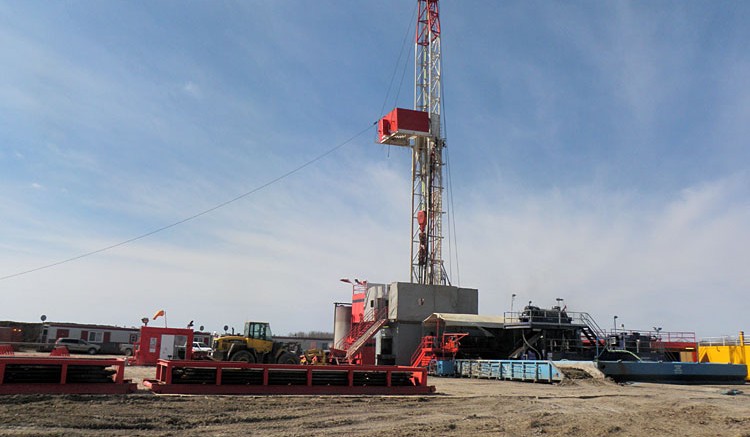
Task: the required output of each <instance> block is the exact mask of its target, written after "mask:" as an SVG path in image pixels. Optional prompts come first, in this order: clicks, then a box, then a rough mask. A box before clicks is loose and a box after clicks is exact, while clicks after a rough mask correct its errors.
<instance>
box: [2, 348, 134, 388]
mask: <svg viewBox="0 0 750 437" xmlns="http://www.w3.org/2000/svg"><path fill="white" fill-rule="evenodd" d="M8 366H34V368H36V369H42V370H45V371H53V372H57V369H59V370H60V378H59V380H57V381H56V382H33V381H28V382H8V381H7V379H8V378H6V376H7V375H6V373H10V372H6V371H7V370H8ZM72 366H102V367H114V368H115V374H114V375H112V376H113V378H111V380H110V381H109V382H69V381H68V379H69V378H68V374H69V370H71V367H72ZM136 389H137V384H135V383H132V382H131V381H130V380H129V379H125V360H123V359H121V358H115V359H96V358H89V359H78V358H65V357H34V358H32V357H17V356H7V357H6V356H0V394H126V393H133V392H135V391H136Z"/></svg>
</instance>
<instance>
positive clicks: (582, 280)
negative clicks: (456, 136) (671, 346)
mask: <svg viewBox="0 0 750 437" xmlns="http://www.w3.org/2000/svg"><path fill="white" fill-rule="evenodd" d="M747 182H748V180H747V177H746V175H736V176H733V177H729V178H726V179H721V180H717V181H714V182H713V183H709V184H703V185H700V186H695V187H689V188H687V189H685V190H684V191H682V192H681V193H678V194H677V195H676V196H675V197H673V198H672V199H670V200H669V201H668V202H666V203H664V204H660V205H644V204H642V203H640V201H639V198H638V197H630V198H627V197H626V200H625V201H623V199H622V198H621V199H616V198H612V196H611V194H610V193H608V192H599V193H595V194H596V197H595V198H590V197H589V196H590V193H589V194H586V197H589V198H587V199H585V200H583V201H582V199H581V193H580V192H576V191H575V190H564V191H562V192H558V193H550V194H548V195H532V196H530V197H528V198H526V199H525V200H521V201H517V200H513V201H509V202H506V203H504V204H502V205H496V206H493V207H481V208H476V207H475V208H472V210H471V212H470V213H468V216H469V218H468V219H465V221H462V222H461V223H462V225H463V226H462V227H460V228H459V230H461V229H463V231H460V232H459V235H462V236H463V238H462V241H463V242H464V246H466V243H468V244H469V246H470V250H467V248H466V247H464V248H463V250H462V253H463V260H464V263H463V269H462V279H463V282H464V284H465V285H472V286H478V287H479V288H480V290H481V291H480V295H481V301H482V310H483V311H485V312H495V313H499V312H501V311H504V310H508V307H509V302H510V295H511V294H512V293H516V294H518V296H519V299H521V301H525V300H526V299H528V300H533V301H535V302H537V303H538V304H540V305H551V304H553V303H554V299H555V298H556V297H562V298H565V299H566V300H567V302H568V306H569V308H570V309H571V310H574V311H575V310H578V311H588V312H590V313H592V314H593V315H594V316H596V317H598V318H599V319H600V321H601V320H604V321H606V320H607V318H611V317H612V315H619V316H620V321H622V322H623V323H626V325H628V326H630V327H631V328H636V329H638V328H640V329H647V328H650V327H651V326H653V324H654V323H659V324H661V325H664V327H665V329H672V330H691V329H699V330H700V331H701V332H702V333H703V334H722V333H729V332H732V331H733V330H736V329H740V328H741V326H739V325H740V324H741V322H740V320H742V317H743V316H742V313H743V312H744V309H743V308H741V307H737V306H732V305H727V302H737V301H739V300H741V299H742V296H743V295H744V293H745V291H746V290H747V287H748V286H750V274H748V272H747V269H746V268H745V267H744V266H743V264H744V262H745V260H747V259H748V258H749V257H750V251H749V249H748V247H750V246H748V243H750V232H749V231H748V229H747V226H746V223H747V220H748V219H750V204H749V203H748V202H749V201H750V199H748V197H747V193H746V191H745V190H744V187H745V185H746V184H747ZM574 205H575V206H574ZM467 231H468V234H467ZM467 278H471V279H467ZM472 280H476V281H477V283H470V282H471V281H472ZM492 310H494V311H492ZM707 313H710V314H716V313H722V314H723V316H722V317H721V318H710V317H706V314H707ZM698 321H699V322H698Z"/></svg>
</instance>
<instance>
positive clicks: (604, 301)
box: [0, 0, 750, 336]
mask: <svg viewBox="0 0 750 437" xmlns="http://www.w3.org/2000/svg"><path fill="white" fill-rule="evenodd" d="M413 12H414V2H410V1H408V2H407V1H384V2H376V3H373V2H334V1H321V2H303V1H286V2H256V1H253V2H238V3H230V2H210V3H208V2H188V3H185V2H157V3H153V4H133V3H126V2H106V3H98V2H55V3H49V2H21V1H6V2H2V3H0V59H1V60H2V64H3V73H2V74H0V174H2V176H3V177H2V178H0V216H1V217H2V220H0V266H1V267H0V276H7V275H12V274H14V273H17V272H21V271H26V270H29V269H33V268H35V267H38V266H42V265H46V264H50V263H53V262H56V261H60V260H63V259H67V258H69V257H72V256H76V255H79V254H81V253H86V252H89V251H93V250H97V249H100V248H102V247H107V246H109V245H112V244H116V243H118V242H121V241H124V240H127V239H130V238H132V237H135V236H138V235H141V234H143V233H145V232H148V231H151V230H153V229H157V228H160V227H162V226H165V225H168V224H170V223H173V222H176V221H178V220H181V219H183V218H186V217H188V216H191V215H193V214H195V213H198V212H200V211H203V210H206V209H208V208H211V207H213V206H215V205H217V204H219V203H221V202H224V201H226V200H229V199H232V198H234V197H235V196H237V195H240V194H242V193H245V192H247V191H250V190H252V189H254V188H256V187H258V186H261V185H263V184H265V183H267V182H268V181H270V180H272V179H274V178H276V177H278V176H280V175H282V174H284V173H286V172H288V171H290V170H292V169H294V168H296V167H297V166H299V165H302V164H304V163H305V162H307V161H309V160H310V159H313V158H315V157H316V156H318V155H320V154H321V153H323V152H325V151H326V150H329V149H331V148H332V147H334V146H335V145H337V144H340V143H342V142H343V141H345V140H346V139H347V138H350V137H351V136H352V135H355V134H356V133H357V132H360V131H362V130H363V129H366V128H367V127H368V126H369V125H370V124H371V123H372V122H373V121H375V120H376V119H377V118H378V115H379V114H380V113H381V111H382V110H383V109H382V108H383V107H384V108H385V111H388V110H389V109H391V108H392V107H393V106H395V105H398V106H402V107H411V105H412V101H411V100H412V95H413V91H412V87H413V79H412V75H413V73H412V71H413V66H412V57H411V52H412V51H413V46H412V40H411V39H412V34H411V33H409V34H408V36H407V38H408V41H407V47H406V50H407V53H409V58H408V60H407V59H406V58H405V57H402V58H401V61H400V63H399V62H398V61H399V53H400V52H401V49H402V45H403V43H404V36H405V34H406V32H407V27H408V26H410V25H413V24H412V16H413ZM441 14H442V26H443V54H444V84H443V86H444V93H445V115H446V124H447V126H446V128H447V137H448V138H447V140H448V150H449V154H450V155H449V159H450V169H451V170H450V171H451V180H452V190H453V206H454V208H453V211H452V213H453V214H454V217H455V225H456V235H455V237H456V238H455V239H456V242H457V244H456V245H455V246H454V247H452V248H451V254H452V255H453V256H455V254H456V253H457V254H458V265H456V263H455V262H452V263H451V264H450V266H449V267H450V269H451V272H452V273H451V277H452V279H453V281H454V282H460V284H461V285H462V286H467V287H476V288H479V290H480V312H481V313H483V314H499V313H501V312H502V311H507V310H508V309H509V306H510V296H511V294H512V293H516V294H517V295H518V296H519V297H518V299H519V300H517V302H526V301H528V300H532V301H534V302H535V303H537V304H540V305H543V306H548V305H551V304H554V303H555V300H554V299H555V298H556V297H562V298H564V299H565V300H566V303H567V305H568V308H569V309H571V310H576V311H588V312H590V313H591V314H592V315H593V316H594V317H595V318H597V319H599V321H600V324H602V325H605V326H607V325H608V324H611V320H612V316H613V315H618V316H619V319H618V320H619V322H620V323H624V324H625V326H626V328H628V329H649V328H651V327H652V326H655V325H659V326H662V327H664V329H665V330H676V331H688V330H694V331H697V332H698V333H699V335H704V336H709V335H723V334H734V333H736V331H737V330H739V329H743V328H747V326H746V325H743V323H742V322H743V321H744V320H746V315H747V312H748V310H750V307H749V306H748V303H747V298H746V293H747V290H748V289H750V270H748V268H747V265H748V260H750V249H748V247H750V230H749V229H748V223H750V202H749V201H750V189H748V187H750V184H749V183H748V182H749V179H750V174H749V173H748V170H749V167H750V153H749V152H748V147H747V146H748V144H747V142H748V140H747V138H749V137H750V123H748V120H749V119H750V88H748V87H747V86H746V84H747V78H748V77H750V51H748V50H747V41H749V40H750V29H749V28H748V26H747V25H746V23H747V22H748V19H749V18H750V6H749V5H747V4H745V3H741V2H718V3H717V2H658V3H653V2H538V3H536V2H490V1H477V2H458V1H448V0H446V1H444V2H442V4H441ZM405 62H408V64H406V68H407V70H406V75H405V79H404V82H403V85H402V86H401V87H400V88H399V87H398V86H396V87H395V88H396V90H398V91H397V92H396V91H394V90H393V89H392V90H391V91H390V92H389V84H390V83H391V80H392V78H393V77H394V71H395V72H396V75H395V84H398V83H399V81H400V77H401V72H402V71H403V68H404V63H405ZM384 102H385V104H384ZM374 137H375V134H374V130H369V131H367V132H366V133H365V134H363V135H361V136H359V137H357V138H356V139H355V140H354V141H352V142H351V143H349V144H347V145H346V146H344V147H342V148H341V149H339V150H337V151H336V152H335V153H333V154H331V155H329V156H327V157H326V158H324V159H322V160H320V161H318V162H316V163H315V164H313V165H311V166H309V167H306V168H304V169H303V170H301V171H299V172H298V173H295V174H294V175H292V176H291V177H288V178H286V179H283V180H282V181H280V182H278V183H276V184H274V185H272V186H270V187H268V188H266V189H264V190H261V191H259V192H257V193H255V194H253V195H251V196H248V197H246V198H244V199H242V200H240V201H238V202H235V203H232V204H231V205H228V206H226V207H224V208H221V209H219V210H217V211H215V212H212V213H211V214H207V215H205V216H202V217H200V218H197V219H195V220H192V221H190V222H188V223H185V224H183V225H180V226H178V227H174V228H171V229H169V230H167V231H164V232H162V233H159V234H156V235H154V236H151V237H149V238H146V239H142V240H139V241H137V242H134V243H132V244H128V245H125V246H121V247H118V248H116V249H113V250H111V251H107V252H105V253H100V254H97V255H94V256H91V257H87V258H84V259H81V260H78V261H75V262H71V263H67V264H64V265H60V266H57V267H54V268H50V269H46V270H41V271H38V272H35V273H30V274H27V275H22V276H17V277H13V278H9V279H5V280H2V281H0V293H1V295H0V296H2V302H3V305H2V311H1V312H0V319H11V320H27V321H33V320H38V318H39V315H40V314H46V315H47V316H48V317H49V318H50V319H51V320H57V321H77V322H93V323H114V324H120V325H135V324H138V321H139V320H140V318H141V317H144V316H148V315H151V314H153V313H154V312H156V311H157V310H158V309H161V308H165V309H166V310H167V312H168V317H169V322H170V324H171V325H175V326H179V325H183V324H186V323H187V322H188V321H190V320H195V321H196V324H198V325H204V326H206V327H207V329H210V330H218V329H219V328H220V327H221V326H222V325H224V324H228V325H230V326H236V327H239V326H241V325H242V322H243V321H244V320H246V319H264V320H268V321H270V322H271V323H272V326H273V327H274V328H275V330H276V331H277V332H280V333H287V332H290V331H298V330H311V329H325V330H327V329H330V328H331V325H332V320H331V319H332V317H331V315H332V305H331V304H332V302H334V301H344V300H346V299H347V298H348V296H349V289H348V288H347V287H346V285H345V284H342V283H340V282H338V279H339V278H341V277H347V276H349V277H359V278H360V279H362V278H366V279H368V280H370V281H372V282H393V281H404V280H408V263H409V261H408V257H409V237H408V235H409V208H410V206H409V195H410V193H409V190H410V188H409V177H410V175H409V154H408V152H407V151H406V150H403V149H388V148H385V147H383V146H381V145H378V144H375V143H374Z"/></svg>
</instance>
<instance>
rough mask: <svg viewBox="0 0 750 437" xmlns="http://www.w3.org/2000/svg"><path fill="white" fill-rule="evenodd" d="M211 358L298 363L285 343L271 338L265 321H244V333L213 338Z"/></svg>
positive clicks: (249, 361) (267, 362)
mask: <svg viewBox="0 0 750 437" xmlns="http://www.w3.org/2000/svg"><path fill="white" fill-rule="evenodd" d="M213 358H214V359H215V360H218V361H244V362H246V363H265V364H299V358H298V357H297V356H296V355H295V354H293V353H291V352H289V350H287V347H286V344H285V343H281V342H278V341H274V340H273V336H272V334H271V327H270V326H269V324H268V323H267V322H245V333H244V335H222V336H221V337H219V338H217V339H215V340H214V352H213Z"/></svg>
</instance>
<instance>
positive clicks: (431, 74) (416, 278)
mask: <svg viewBox="0 0 750 437" xmlns="http://www.w3.org/2000/svg"><path fill="white" fill-rule="evenodd" d="M417 2H418V8H419V14H418V16H417V29H416V44H415V52H414V55H415V56H414V61H415V62H414V64H415V68H414V82H415V87H414V110H409V109H402V108H396V109H394V110H393V111H391V112H390V113H388V114H387V115H386V116H385V117H383V118H382V119H381V120H380V121H379V123H378V137H379V141H380V142H381V143H383V144H392V145H397V146H403V147H409V148H411V150H412V167H411V173H412V207H411V216H412V218H411V241H412V243H411V282H413V283H417V284H439V285H445V284H449V283H450V281H449V279H448V275H447V273H446V271H445V266H444V263H443V256H442V248H443V214H444V211H443V148H444V147H445V138H444V137H443V134H442V132H441V129H440V109H441V96H442V94H441V88H440V84H441V68H442V63H441V59H440V52H441V50H440V14H439V11H438V0H417Z"/></svg>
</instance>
